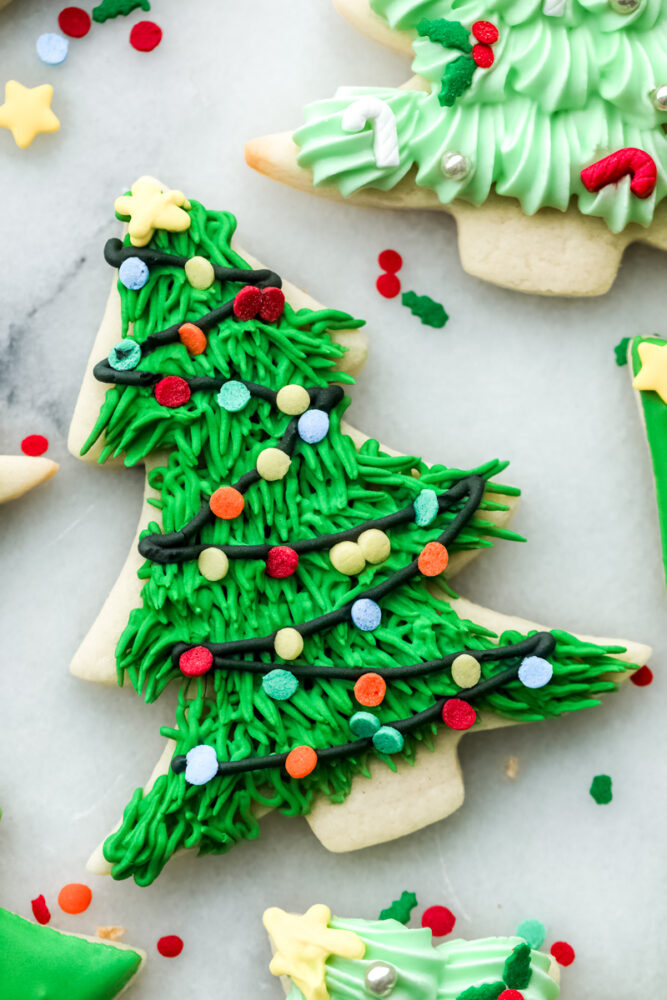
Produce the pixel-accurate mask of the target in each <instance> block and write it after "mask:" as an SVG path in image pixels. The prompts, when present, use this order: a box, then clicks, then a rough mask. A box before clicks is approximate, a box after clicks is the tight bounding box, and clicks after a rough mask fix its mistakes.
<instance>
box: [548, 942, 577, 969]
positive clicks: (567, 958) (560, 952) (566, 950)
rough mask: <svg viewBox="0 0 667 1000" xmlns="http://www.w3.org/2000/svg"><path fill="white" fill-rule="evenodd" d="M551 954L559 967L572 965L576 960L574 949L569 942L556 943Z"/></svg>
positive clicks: (552, 946)
mask: <svg viewBox="0 0 667 1000" xmlns="http://www.w3.org/2000/svg"><path fill="white" fill-rule="evenodd" d="M551 954H552V955H553V957H554V958H555V959H556V961H557V962H558V964H559V965H572V963H573V962H574V960H575V958H576V955H575V954H574V948H573V947H572V945H571V944H568V943H567V941H554V943H553V944H552V945H551Z"/></svg>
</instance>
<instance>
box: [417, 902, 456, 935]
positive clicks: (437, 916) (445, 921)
mask: <svg viewBox="0 0 667 1000" xmlns="http://www.w3.org/2000/svg"><path fill="white" fill-rule="evenodd" d="M455 923H456V917H455V916H454V914H453V913H452V911H451V910H448V909H447V907H446V906H429V908H428V909H427V910H424V912H423V913H422V927H430V928H431V933H432V934H433V937H444V936H445V935H446V934H451V932H452V931H453V930H454V924H455Z"/></svg>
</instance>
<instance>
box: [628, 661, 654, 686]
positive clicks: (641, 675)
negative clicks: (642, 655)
mask: <svg viewBox="0 0 667 1000" xmlns="http://www.w3.org/2000/svg"><path fill="white" fill-rule="evenodd" d="M630 680H631V681H632V683H633V684H636V685H637V687H638V688H645V687H648V686H649V684H652V683H653V671H652V670H651V668H650V667H647V666H646V664H644V666H643V667H640V668H639V670H635V672H634V673H633V674H630Z"/></svg>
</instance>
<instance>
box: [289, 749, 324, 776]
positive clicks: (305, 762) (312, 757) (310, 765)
mask: <svg viewBox="0 0 667 1000" xmlns="http://www.w3.org/2000/svg"><path fill="white" fill-rule="evenodd" d="M316 767H317V752H316V751H315V750H313V748H312V747H294V749H293V750H290V752H289V753H288V754H287V760H286V761H285V770H286V771H287V773H288V774H289V775H290V777H292V778H305V777H306V775H308V774H310V773H311V771H314V770H315V768H316Z"/></svg>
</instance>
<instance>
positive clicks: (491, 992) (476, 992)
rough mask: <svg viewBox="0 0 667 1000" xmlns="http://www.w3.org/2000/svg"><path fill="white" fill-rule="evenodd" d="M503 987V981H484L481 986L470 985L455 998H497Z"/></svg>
mask: <svg viewBox="0 0 667 1000" xmlns="http://www.w3.org/2000/svg"><path fill="white" fill-rule="evenodd" d="M504 989H505V984H504V983H484V985H483V986H470V987H469V988H468V989H467V990H464V991H463V993H459V995H458V996H457V998H456V1000H498V997H499V996H500V994H501V993H502V992H503V991H504Z"/></svg>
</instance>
